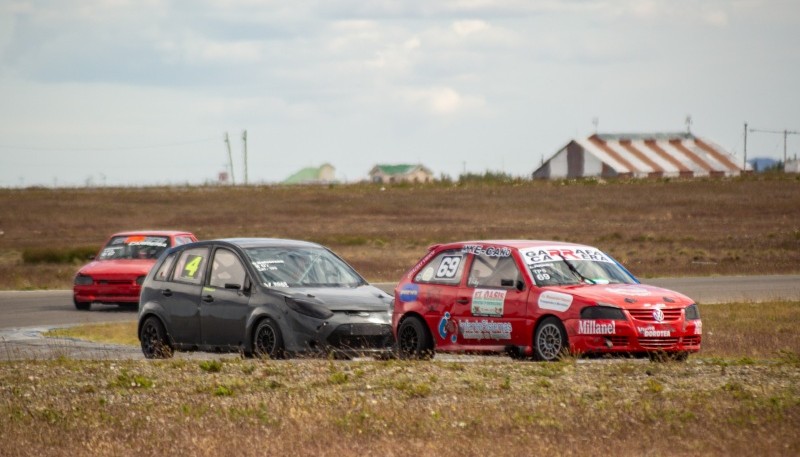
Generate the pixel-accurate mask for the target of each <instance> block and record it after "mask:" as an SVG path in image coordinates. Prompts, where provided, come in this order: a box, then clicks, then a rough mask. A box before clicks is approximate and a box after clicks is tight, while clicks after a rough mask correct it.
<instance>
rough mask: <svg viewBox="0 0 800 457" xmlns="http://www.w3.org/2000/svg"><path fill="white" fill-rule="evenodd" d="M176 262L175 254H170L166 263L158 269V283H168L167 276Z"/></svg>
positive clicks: (165, 260)
mask: <svg viewBox="0 0 800 457" xmlns="http://www.w3.org/2000/svg"><path fill="white" fill-rule="evenodd" d="M173 262H175V254H170V255H169V256H167V258H166V259H164V262H163V263H162V264H161V266H160V267H158V271H156V276H155V278H153V279H155V280H156V281H166V280H167V275H169V269H170V267H171V266H172V263H173Z"/></svg>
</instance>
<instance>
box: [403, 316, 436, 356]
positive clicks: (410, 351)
mask: <svg viewBox="0 0 800 457" xmlns="http://www.w3.org/2000/svg"><path fill="white" fill-rule="evenodd" d="M397 347H398V350H399V352H400V357H401V358H404V359H431V358H433V341H432V339H431V334H430V332H428V328H427V327H426V325H425V323H424V322H422V320H420V319H419V318H417V317H413V316H411V317H407V318H406V319H404V320H403V323H402V324H400V328H399V329H398V330H397Z"/></svg>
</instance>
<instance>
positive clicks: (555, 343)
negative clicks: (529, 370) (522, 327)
mask: <svg viewBox="0 0 800 457" xmlns="http://www.w3.org/2000/svg"><path fill="white" fill-rule="evenodd" d="M568 351H569V346H568V343H567V332H566V331H565V330H564V326H563V325H561V321H560V320H558V318H556V317H553V316H550V317H546V318H545V319H544V320H543V321H542V322H541V323H540V324H539V326H538V327H536V331H535V332H534V336H533V358H534V359H536V360H542V361H545V362H554V361H556V360H560V359H561V358H562V357H564V355H566V354H567V352H568Z"/></svg>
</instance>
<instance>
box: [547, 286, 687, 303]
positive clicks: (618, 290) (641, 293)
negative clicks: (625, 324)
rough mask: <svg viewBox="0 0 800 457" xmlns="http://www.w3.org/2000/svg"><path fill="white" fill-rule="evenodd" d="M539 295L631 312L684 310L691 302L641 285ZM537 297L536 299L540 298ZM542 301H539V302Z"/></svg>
mask: <svg viewBox="0 0 800 457" xmlns="http://www.w3.org/2000/svg"><path fill="white" fill-rule="evenodd" d="M545 289H546V290H545V292H543V293H542V294H541V296H544V297H545V298H546V299H547V297H550V298H551V299H553V300H556V301H558V300H559V299H561V300H565V301H566V300H569V298H568V297H566V295H569V296H572V297H576V298H581V299H583V300H585V301H588V302H595V303H607V304H611V305H616V306H619V307H621V308H626V309H633V308H641V307H647V306H651V305H660V306H659V307H662V308H672V307H675V308H684V307H686V306H688V305H690V304H692V303H694V301H693V300H692V299H691V298H689V297H687V296H686V295H683V294H681V293H678V292H675V291H673V290H669V289H662V288H661V287H656V286H648V285H645V284H591V285H580V286H565V287H546V288H545ZM541 296H540V297H541ZM541 300H542V299H541V298H540V301H541Z"/></svg>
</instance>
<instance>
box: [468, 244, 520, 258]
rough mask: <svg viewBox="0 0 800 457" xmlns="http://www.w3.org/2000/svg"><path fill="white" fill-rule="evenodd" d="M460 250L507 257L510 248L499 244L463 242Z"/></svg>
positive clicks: (488, 255) (509, 253)
mask: <svg viewBox="0 0 800 457" xmlns="http://www.w3.org/2000/svg"><path fill="white" fill-rule="evenodd" d="M461 252H463V253H465V254H467V253H469V254H475V255H485V256H487V257H508V256H510V255H511V249H509V248H504V247H499V246H481V245H479V244H465V245H464V246H463V247H462V248H461Z"/></svg>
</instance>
